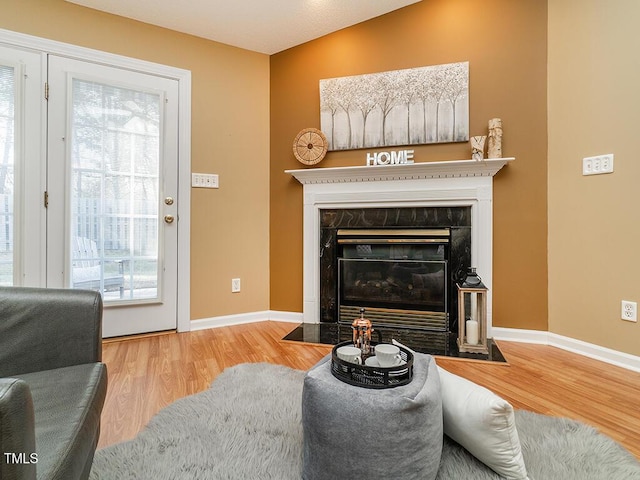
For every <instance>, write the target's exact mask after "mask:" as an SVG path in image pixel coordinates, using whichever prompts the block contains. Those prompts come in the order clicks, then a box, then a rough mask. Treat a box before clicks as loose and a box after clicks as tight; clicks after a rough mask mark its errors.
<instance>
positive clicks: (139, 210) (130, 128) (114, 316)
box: [47, 55, 178, 337]
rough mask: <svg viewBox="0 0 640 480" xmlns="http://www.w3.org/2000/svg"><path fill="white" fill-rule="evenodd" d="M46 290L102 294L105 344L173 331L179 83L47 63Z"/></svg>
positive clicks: (53, 59)
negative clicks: (118, 338)
mask: <svg viewBox="0 0 640 480" xmlns="http://www.w3.org/2000/svg"><path fill="white" fill-rule="evenodd" d="M48 85H49V89H48V113H47V118H48V121H47V123H48V133H47V152H48V160H47V165H48V173H47V192H48V207H47V286H49V287H68V288H86V289H93V290H99V291H100V292H102V295H103V299H104V305H105V310H104V320H103V336H105V337H111V336H120V335H130V334H135V333H141V332H151V331H160V330H168V329H175V328H176V318H177V311H176V308H177V238H178V237H177V232H178V229H177V211H178V210H177V207H178V206H177V193H178V192H177V188H178V82H177V81H176V80H173V79H167V78H163V77H160V76H154V75H148V74H143V73H139V72H133V71H129V70H125V69H119V68H114V67H108V66H104V65H98V64H94V63H90V62H85V61H80V60H75V59H69V58H64V57H58V56H53V55H50V56H49V64H48Z"/></svg>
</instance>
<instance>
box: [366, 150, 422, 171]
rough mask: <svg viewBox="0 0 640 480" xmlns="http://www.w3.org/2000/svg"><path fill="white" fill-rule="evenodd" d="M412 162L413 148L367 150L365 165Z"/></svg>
mask: <svg viewBox="0 0 640 480" xmlns="http://www.w3.org/2000/svg"><path fill="white" fill-rule="evenodd" d="M406 163H413V150H391V151H389V152H367V167H372V166H379V165H400V164H406Z"/></svg>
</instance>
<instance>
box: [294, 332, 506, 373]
mask: <svg viewBox="0 0 640 480" xmlns="http://www.w3.org/2000/svg"><path fill="white" fill-rule="evenodd" d="M351 338H352V330H351V327H350V326H347V325H340V324H338V323H326V322H325V323H303V324H300V325H298V326H297V327H296V328H294V329H293V330H292V331H291V332H290V333H289V334H287V335H286V336H285V337H284V338H283V340H288V341H293V342H303V343H315V344H325V345H336V344H338V343H341V342H346V341H349V340H351ZM373 339H374V341H377V342H383V343H391V340H392V339H395V340H397V341H399V342H400V343H402V344H404V345H406V346H407V347H409V348H411V349H413V350H415V351H416V352H421V353H428V354H431V355H439V356H446V357H452V358H464V359H468V360H480V361H489V362H498V363H506V361H507V360H506V359H505V358H504V355H503V354H502V352H501V351H500V348H498V345H497V344H496V343H495V342H494V341H493V340H492V339H489V340H488V342H487V343H488V346H489V354H488V355H487V354H482V353H465V352H460V351H458V346H457V344H456V336H455V334H453V333H447V332H434V331H425V330H414V329H406V328H382V327H375V326H374V333H373Z"/></svg>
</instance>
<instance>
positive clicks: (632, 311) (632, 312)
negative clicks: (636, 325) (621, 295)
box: [620, 300, 638, 322]
mask: <svg viewBox="0 0 640 480" xmlns="http://www.w3.org/2000/svg"><path fill="white" fill-rule="evenodd" d="M620 317H621V318H622V320H627V321H628V322H637V321H638V304H637V303H636V302H629V301H627V300H622V308H621V312H620Z"/></svg>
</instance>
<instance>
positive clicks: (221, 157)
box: [0, 0, 269, 319]
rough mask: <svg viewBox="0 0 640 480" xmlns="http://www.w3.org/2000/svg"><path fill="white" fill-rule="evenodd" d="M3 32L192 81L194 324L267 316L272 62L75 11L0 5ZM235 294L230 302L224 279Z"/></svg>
mask: <svg viewBox="0 0 640 480" xmlns="http://www.w3.org/2000/svg"><path fill="white" fill-rule="evenodd" d="M0 12H2V13H1V14H0V28H4V29H7V30H13V31H17V32H22V33H27V34H31V35H36V36H40V37H44V38H48V39H53V40H57V41H62V42H67V43H71V44H75V45H80V46H84V47H90V48H95V49H98V50H103V51H107V52H111V53H117V54H121V55H126V56H130V57H134V58H140V59H144V60H148V61H152V62H157V63H162V64H165V65H171V66H174V67H179V68H184V69H188V70H191V72H192V91H193V98H192V138H191V140H192V159H191V160H192V171H194V172H204V173H218V174H219V175H220V189H218V190H203V189H193V190H192V205H191V207H192V209H191V225H192V228H191V259H192V260H191V318H192V319H197V318H208V317H213V316H219V315H228V314H236V313H244V312H253V311H261V310H266V309H268V308H269V274H268V271H269V263H268V258H269V240H268V235H269V206H268V204H269V193H268V189H269V183H268V175H269V169H268V163H269V57H268V56H267V55H262V54H258V53H252V52H248V51H245V50H241V49H238V48H233V47H228V46H225V45H222V44H219V43H215V42H211V41H207V40H203V39H199V38H196V37H193V36H189V35H184V34H180V33H177V32H173V31H170V30H166V29H162V28H157V27H154V26H151V25H148V24H144V23H140V22H136V21H133V20H128V19H125V18H122V17H117V16H114V15H109V14H105V13H100V12H97V11H95V10H91V9H87V8H84V7H79V6H77V5H74V4H71V3H68V2H65V1H63V0H20V1H15V0H0ZM234 277H240V278H241V280H242V292H240V293H235V294H231V278H234Z"/></svg>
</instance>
